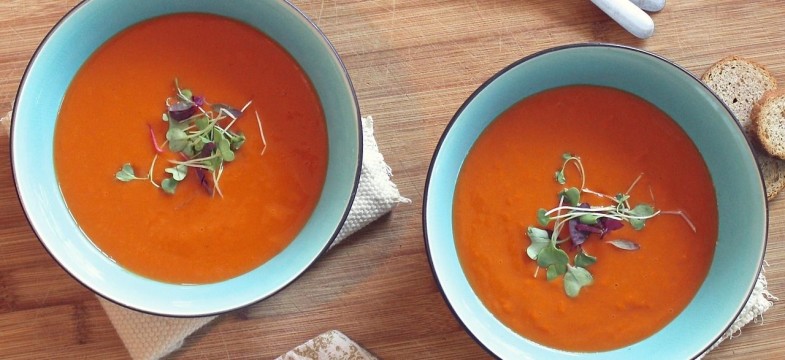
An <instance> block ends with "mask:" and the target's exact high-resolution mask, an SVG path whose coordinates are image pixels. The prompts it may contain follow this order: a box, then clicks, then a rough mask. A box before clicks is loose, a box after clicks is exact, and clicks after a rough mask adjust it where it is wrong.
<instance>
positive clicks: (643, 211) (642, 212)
mask: <svg viewBox="0 0 785 360" xmlns="http://www.w3.org/2000/svg"><path fill="white" fill-rule="evenodd" d="M654 212H655V210H654V208H653V207H652V206H651V205H649V204H638V205H637V206H635V207H634V208H633V209H632V210H630V211H628V214H630V215H632V216H634V217H632V218H630V219H629V221H630V225H632V228H633V229H635V230H641V229H643V227H644V226H646V220H647V219H648V218H650V217H652V216H654Z"/></svg>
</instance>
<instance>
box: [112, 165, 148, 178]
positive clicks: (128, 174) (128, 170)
mask: <svg viewBox="0 0 785 360" xmlns="http://www.w3.org/2000/svg"><path fill="white" fill-rule="evenodd" d="M115 177H116V178H117V180H120V181H122V182H129V181H133V180H147V178H146V177H145V178H140V177H137V176H136V173H135V172H134V167H133V166H131V163H125V164H123V167H122V168H120V171H118V172H117V173H116V174H115Z"/></svg>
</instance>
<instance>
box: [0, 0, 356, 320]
mask: <svg viewBox="0 0 785 360" xmlns="http://www.w3.org/2000/svg"><path fill="white" fill-rule="evenodd" d="M179 12H203V13H211V14H216V15H221V16H226V17H229V18H233V19H236V20H239V21H241V22H245V23H247V24H250V25H252V26H254V27H256V28H257V29H259V30H261V31H262V32H264V33H266V34H267V35H268V36H270V37H271V38H273V39H274V40H276V41H277V42H278V43H279V44H281V45H282V46H283V47H284V48H285V49H286V50H287V51H288V52H289V53H290V54H291V55H292V56H293V57H294V58H295V59H296V60H297V61H298V62H299V64H300V66H301V67H302V68H303V69H304V70H305V72H306V73H307V74H308V76H309V77H310V80H311V82H312V83H313V85H314V87H315V88H316V91H317V93H318V95H319V98H320V101H321V104H322V108H323V110H324V113H325V116H326V123H327V132H328V144H329V145H328V146H329V158H328V169H327V178H326V181H325V185H324V190H323V191H322V194H321V198H320V199H319V202H318V204H317V206H316V209H315V210H314V213H313V215H312V217H311V218H310V220H309V221H308V222H307V224H306V225H305V227H304V228H303V229H302V231H301V232H300V234H299V235H298V236H297V238H296V239H295V240H294V241H293V242H292V243H291V245H290V246H288V247H287V248H286V249H285V250H284V251H283V252H281V253H280V254H279V255H277V256H275V257H274V258H273V259H272V260H270V261H269V262H267V263H265V264H264V265H262V266H260V267H258V268H256V269H255V270H253V271H251V272H249V273H246V274H244V275H242V276H239V277H236V278H233V279H230V280H227V281H223V282H220V283H215V284H208V285H198V286H193V285H192V286H180V285H172V284H165V283H160V282H156V281H152V280H149V279H146V278H143V277H140V276H137V275H135V274H133V273H131V272H128V271H126V270H125V269H123V268H122V267H120V266H118V265H117V264H115V263H114V262H112V261H110V260H109V259H108V258H107V257H106V256H103V254H102V253H101V252H100V251H99V250H98V249H97V248H95V247H94V246H93V245H92V243H91V242H90V241H89V240H88V239H87V238H86V237H85V235H84V234H83V233H82V232H81V231H80V230H79V228H78V226H77V224H75V223H74V220H73V219H72V217H71V215H70V214H69V212H68V209H67V208H66V204H65V203H64V201H63V199H62V196H61V194H60V190H59V187H58V185H57V182H56V177H55V171H54V166H53V154H52V151H53V144H52V138H53V134H54V128H55V121H56V117H57V114H58V111H59V108H60V104H61V101H62V98H63V94H64V93H65V91H66V89H67V88H68V86H69V84H70V82H71V79H72V78H73V77H74V75H75V74H76V73H77V71H78V70H79V68H80V67H81V65H82V63H83V62H84V61H85V60H86V59H87V58H88V57H89V56H90V55H91V54H92V53H93V52H94V51H95V50H96V49H97V48H98V47H99V46H100V45H101V44H103V43H104V42H105V41H106V40H108V39H109V38H111V37H112V36H113V35H114V34H116V33H118V32H119V31H121V30H123V29H125V28H127V27H129V26H131V25H133V24H136V23H138V22H140V21H143V20H146V19H150V18H153V17H157V16H161V15H166V14H172V13H179ZM358 109H359V108H358V105H357V102H356V99H355V96H354V91H353V88H352V85H351V83H350V80H349V78H348V74H347V73H346V71H345V69H344V67H343V64H342V63H341V61H340V59H339V58H338V56H337V54H336V53H335V51H334V50H333V48H332V46H331V44H330V43H329V42H328V41H327V39H326V38H325V37H324V36H323V35H322V34H321V32H320V31H319V30H318V29H316V27H315V26H314V25H313V24H312V23H311V22H310V21H309V20H308V19H307V18H306V17H305V16H304V15H303V14H302V13H300V12H299V11H298V10H297V9H296V8H294V7H293V6H292V5H290V4H288V3H286V2H283V1H253V0H235V1H231V2H215V1H211V0H189V1H165V2H162V1H157V0H139V1H122V2H117V1H106V0H92V1H87V2H84V3H82V4H81V5H79V6H78V7H77V8H76V9H75V10H74V11H72V12H71V13H70V14H68V15H67V16H66V17H65V18H64V19H63V20H62V21H61V22H60V23H59V24H58V25H57V26H56V27H55V29H54V30H53V31H52V32H51V33H50V34H49V36H48V37H47V38H46V39H45V41H44V42H43V43H42V45H41V46H40V48H39V49H38V52H37V53H36V55H35V56H34V58H33V60H32V61H31V63H30V65H29V67H28V69H27V72H26V74H25V78H24V80H23V82H22V85H21V87H20V90H19V94H18V97H17V102H16V109H15V113H14V121H13V129H12V137H11V139H12V151H11V152H12V159H13V170H14V176H15V179H16V184H17V189H18V191H19V196H20V199H21V201H22V204H23V206H24V208H25V211H26V213H27V216H28V219H29V220H30V223H31V225H32V226H33V228H34V229H35V231H36V233H37V234H38V236H39V238H40V239H41V241H42V242H43V243H44V245H45V247H46V248H47V249H48V250H49V252H50V253H51V254H52V256H53V257H54V258H55V259H56V260H57V261H58V262H59V263H60V264H61V265H62V266H63V267H64V268H65V269H66V270H67V271H68V272H70V273H71V274H72V275H73V276H74V277H75V278H76V279H78V280H79V281H80V282H82V283H83V284H85V285H86V286H87V287H89V288H91V289H92V290H94V291H96V292H97V293H99V294H101V295H103V296H105V297H107V298H109V299H110V300H113V301H115V302H118V303H120V304H123V305H126V306H129V307H132V308H135V309H138V310H141V311H145V312H151V313H156V314H163V315H171V316H195V315H206V314H213V313H219V312H224V311H228V310H231V309H235V308H238V307H241V306H244V305H247V304H250V303H253V302H256V301H258V300H261V299H264V298H265V297H267V296H269V295H271V294H273V293H275V292H276V291H278V290H279V289H281V288H283V287H284V286H285V285H287V284H288V283H290V282H291V281H293V280H294V279H295V278H296V277H297V276H298V275H299V274H301V273H302V272H303V271H304V270H305V269H306V268H307V267H308V266H309V265H310V264H311V263H312V262H313V261H314V260H315V259H316V258H317V257H318V256H319V255H320V254H321V253H322V252H323V251H324V250H325V249H326V248H327V246H328V244H329V243H330V242H331V241H332V239H333V238H334V237H335V236H336V235H337V232H338V230H339V228H340V225H341V224H342V222H343V220H344V219H345V217H346V215H347V214H348V211H349V207H350V205H351V202H352V199H353V195H354V193H355V191H356V186H357V183H358V180H359V173H360V166H361V155H362V154H361V152H362V131H361V124H360V118H359V110H358Z"/></svg>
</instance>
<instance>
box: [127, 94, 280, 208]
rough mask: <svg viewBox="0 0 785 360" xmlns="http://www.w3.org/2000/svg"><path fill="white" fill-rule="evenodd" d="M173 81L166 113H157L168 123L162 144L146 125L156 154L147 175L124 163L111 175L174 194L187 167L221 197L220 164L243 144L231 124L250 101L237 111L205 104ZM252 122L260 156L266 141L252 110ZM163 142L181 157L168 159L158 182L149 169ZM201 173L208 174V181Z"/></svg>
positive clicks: (152, 165)
mask: <svg viewBox="0 0 785 360" xmlns="http://www.w3.org/2000/svg"><path fill="white" fill-rule="evenodd" d="M174 84H175V90H176V94H175V96H174V97H170V98H167V99H166V112H165V113H163V115H162V116H161V119H162V120H163V121H164V122H166V123H168V124H169V129H168V130H167V132H166V141H164V143H163V144H162V145H159V144H158V140H156V134H155V131H154V130H153V127H152V126H150V125H149V124H148V128H149V130H150V138H151V141H152V143H153V147H154V148H155V152H156V154H155V155H154V156H153V160H152V162H151V164H150V169H149V171H148V173H147V175H146V176H144V177H139V176H137V175H136V173H135V170H134V168H133V165H131V164H130V163H126V164H124V165H123V166H122V167H121V169H120V171H118V172H117V174H115V177H116V178H117V179H118V180H120V181H124V182H128V181H133V180H149V181H150V183H151V184H153V186H155V187H157V188H160V189H161V190H163V191H164V192H165V193H167V194H174V192H175V190H176V189H177V184H179V183H180V182H181V181H183V180H185V178H186V176H187V175H188V171H189V168H190V169H193V170H194V172H195V173H196V176H197V178H198V181H199V183H200V184H202V186H203V187H204V188H205V189H206V190H207V192H208V193H209V194H211V195H214V194H215V193H218V195H220V196H221V197H223V194H222V193H221V188H220V186H219V185H218V183H219V181H220V179H221V175H222V174H223V171H224V164H225V163H228V162H232V161H234V158H235V154H234V152H235V151H238V150H240V148H241V147H242V146H243V144H244V143H245V135H243V133H242V132H234V131H232V130H231V127H232V126H233V125H234V124H235V122H236V121H237V120H238V119H240V117H242V116H243V115H244V114H245V111H246V110H247V109H248V107H249V106H250V105H251V101H248V102H247V103H246V104H245V106H243V107H242V109H239V110H238V109H236V108H234V107H232V106H229V105H226V104H221V103H214V104H211V103H208V102H207V101H206V100H205V97H204V96H200V95H194V94H193V92H192V91H191V90H190V89H182V88H180V84H179V82H178V80H177V79H175V80H174ZM256 121H257V124H258V125H259V134H260V136H261V138H262V143H263V145H264V146H263V148H262V151H261V154H262V155H263V154H264V150H265V149H266V148H267V140H266V139H265V137H264V131H263V129H262V122H261V119H260V118H259V113H256ZM222 123H226V124H225V125H223V124H222ZM167 144H168V147H167V148H168V149H169V152H170V153H172V154H175V155H177V156H179V157H180V158H181V159H182V160H168V161H169V163H170V164H171V165H172V166H171V167H168V168H166V169H164V172H165V173H166V174H167V176H166V177H165V178H164V179H163V180H162V181H161V183H160V184H158V183H157V182H156V181H155V179H154V178H153V169H154V168H155V163H156V162H157V161H158V158H159V155H161V154H164V153H165V151H164V149H163V147H166V145H167ZM205 173H208V174H209V176H210V180H208V179H207V175H205Z"/></svg>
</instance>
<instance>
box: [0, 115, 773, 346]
mask: <svg viewBox="0 0 785 360" xmlns="http://www.w3.org/2000/svg"><path fill="white" fill-rule="evenodd" d="M10 122H11V113H10V112H9V113H8V115H6V116H5V117H3V118H0V127H2V128H4V130H5V131H6V133H8V130H9V127H10ZM391 176H392V174H391V171H390V168H389V167H388V166H387V164H386V163H385V162H384V157H383V156H382V154H381V153H380V152H379V148H378V146H377V144H376V139H375V138H374V135H373V119H372V118H371V117H370V116H369V117H367V118H363V168H362V174H361V176H360V185H359V188H358V190H357V197H356V198H355V201H354V204H353V205H352V209H351V210H350V212H349V217H348V218H347V220H346V223H345V224H344V226H343V228H342V229H341V231H340V232H339V234H338V238H337V239H336V241H335V242H334V243H333V245H337V244H338V243H339V242H340V241H341V240H343V239H345V238H346V237H347V236H349V235H351V234H352V233H354V232H355V231H357V230H358V229H360V228H362V227H363V226H365V225H367V224H368V223H370V222H372V221H373V220H375V219H377V218H379V217H381V216H382V215H384V214H386V213H387V212H389V211H391V210H392V209H393V208H394V207H395V205H396V204H398V203H409V202H410V200H409V199H406V198H404V197H402V196H401V195H400V193H399V192H398V189H397V187H396V186H395V184H394V183H393V182H392V181H391V179H390V177H391ZM764 272H765V268H764V269H762V270H761V273H760V275H759V276H758V280H757V282H756V284H755V289H754V290H753V292H752V295H751V296H750V298H749V299H748V300H747V303H746V304H745V305H744V308H743V309H742V311H741V314H740V315H739V317H738V318H737V319H736V320H735V321H734V323H733V325H731V327H730V329H728V331H726V332H725V333H724V334H723V335H722V337H721V338H720V339H719V340H718V341H717V342H716V343H715V344H714V345H713V346H712V347H711V348H710V349H709V350H707V351H706V353H708V352H709V351H711V350H712V349H714V348H716V347H717V346H718V345H719V344H720V343H721V342H722V341H724V340H727V339H730V338H733V337H734V336H737V335H738V334H739V333H740V332H741V328H742V327H743V326H745V325H747V324H748V323H750V322H752V321H755V322H759V321H760V319H761V318H762V316H763V313H764V312H766V310H768V309H769V308H770V307H771V306H772V301H774V300H777V298H776V297H774V296H773V295H772V294H771V293H770V292H769V291H768V290H767V282H766V277H765V275H764ZM99 300H100V303H101V306H103V308H104V310H105V311H106V314H107V315H108V316H109V319H110V320H111V321H112V324H113V325H114V327H115V329H116V330H117V334H118V335H119V336H120V338H121V339H122V341H123V343H124V344H125V346H126V348H127V349H128V352H129V353H130V354H131V357H132V358H134V359H137V360H138V359H159V358H161V357H163V356H166V355H167V354H170V353H171V352H173V351H175V350H177V349H179V348H180V347H181V346H182V345H183V341H184V340H185V339H186V338H187V337H188V336H189V335H191V334H192V333H193V332H194V331H196V330H198V329H199V328H201V327H202V326H204V325H205V324H207V323H209V322H210V321H212V320H213V319H215V318H216V316H209V317H200V318H167V317H161V316H154V315H148V314H144V313H140V312H136V311H133V310H129V309H126V308H124V307H121V306H119V305H115V304H114V303H111V302H109V301H107V300H104V299H102V298H100V297H99ZM353 347H356V348H358V351H359V350H362V352H358V353H360V354H361V355H363V356H365V355H367V357H358V358H359V359H373V356H372V355H370V354H369V353H367V352H366V351H365V350H363V349H362V348H361V347H359V345H357V344H356V343H354V342H353V341H351V340H350V339H349V338H348V337H346V336H345V335H343V334H341V333H340V332H337V331H331V332H327V333H325V334H322V335H319V336H317V337H316V338H314V339H312V340H309V341H308V342H306V343H304V344H303V345H301V346H299V347H297V348H295V349H293V350H292V351H290V352H288V353H286V354H284V355H282V356H281V357H280V358H279V359H284V360H290V359H298V360H299V359H344V358H346V357H345V356H344V355H345V354H346V353H345V352H342V351H344V350H346V349H351V348H353ZM314 348H318V349H320V350H319V351H311V350H313V349H314ZM309 349H310V350H309ZM331 349H332V350H331ZM341 349H342V350H341ZM706 353H704V354H703V355H706Z"/></svg>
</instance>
